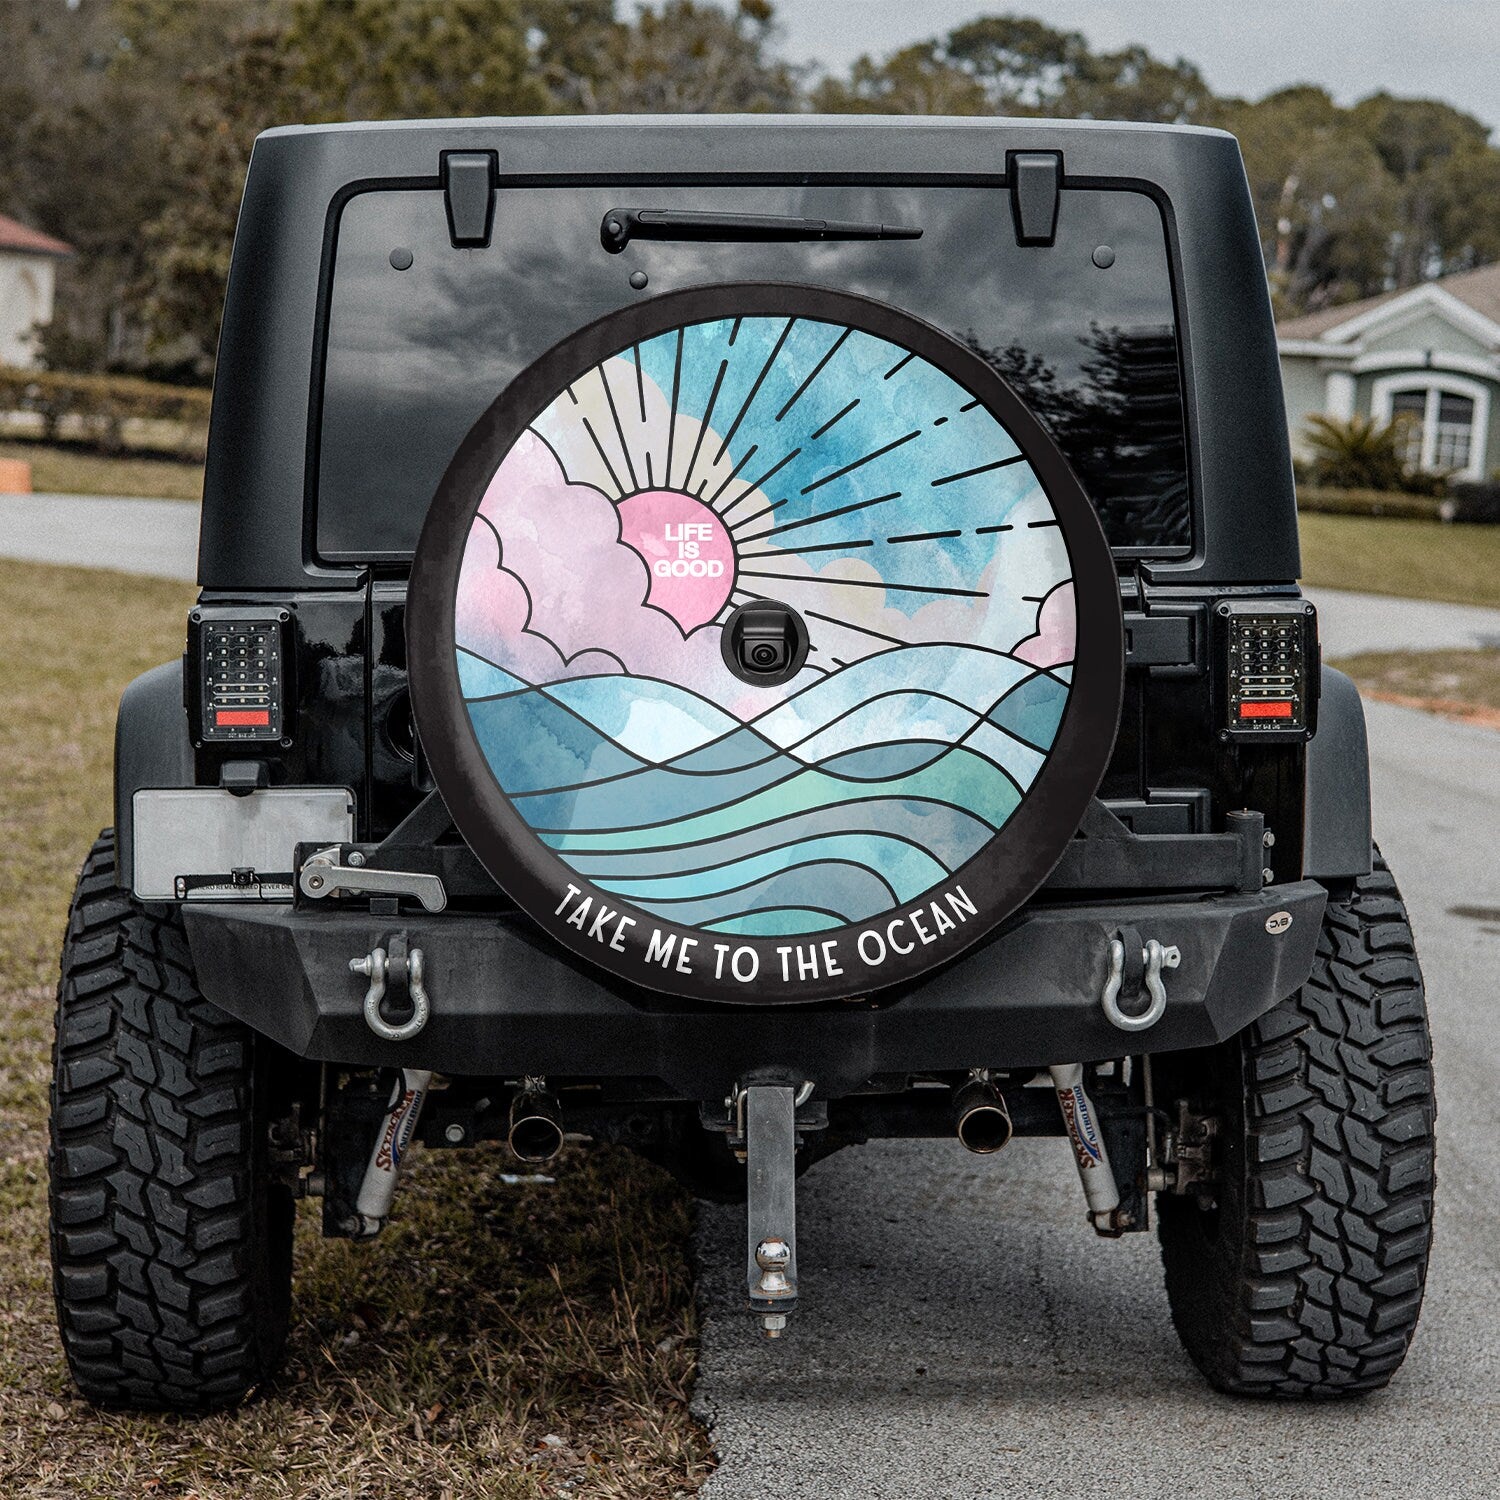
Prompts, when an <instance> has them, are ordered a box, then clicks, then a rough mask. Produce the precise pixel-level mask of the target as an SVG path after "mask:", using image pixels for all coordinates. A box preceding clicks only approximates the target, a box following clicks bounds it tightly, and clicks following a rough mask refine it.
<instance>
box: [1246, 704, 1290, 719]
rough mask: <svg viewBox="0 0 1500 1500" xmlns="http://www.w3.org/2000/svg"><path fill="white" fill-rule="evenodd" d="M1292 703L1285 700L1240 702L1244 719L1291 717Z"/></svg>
mask: <svg viewBox="0 0 1500 1500" xmlns="http://www.w3.org/2000/svg"><path fill="white" fill-rule="evenodd" d="M1291 716H1292V705H1291V704H1290V703H1284V702H1256V703H1242V704H1240V718H1242V719H1290V718H1291Z"/></svg>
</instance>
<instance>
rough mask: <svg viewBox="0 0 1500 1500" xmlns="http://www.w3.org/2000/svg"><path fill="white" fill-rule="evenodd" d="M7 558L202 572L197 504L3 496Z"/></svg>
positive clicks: (2, 548) (189, 575)
mask: <svg viewBox="0 0 1500 1500" xmlns="http://www.w3.org/2000/svg"><path fill="white" fill-rule="evenodd" d="M0 557H19V558H22V559H23V560H25V561H26V562H50V563H70V564H74V565H76V566H78V567H83V568H113V569H114V570H115V571H116V572H120V573H148V574H153V575H155V576H156V577H158V578H185V579H188V580H189V581H191V580H193V579H195V578H197V576H198V507H197V506H196V505H195V504H193V503H192V502H191V501H189V500H128V499H123V498H115V497H112V496H101V495H0Z"/></svg>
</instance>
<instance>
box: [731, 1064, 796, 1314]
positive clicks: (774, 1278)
mask: <svg viewBox="0 0 1500 1500" xmlns="http://www.w3.org/2000/svg"><path fill="white" fill-rule="evenodd" d="M739 1103H740V1105H741V1107H742V1108H743V1110H744V1122H745V1127H744V1128H745V1169H746V1174H747V1182H748V1188H747V1205H746V1241H747V1246H748V1250H749V1268H748V1272H747V1275H746V1283H747V1285H748V1287H749V1291H750V1311H751V1312H753V1313H755V1314H756V1315H757V1316H758V1317H759V1318H760V1325H761V1327H762V1328H763V1329H764V1330H765V1332H766V1335H767V1337H768V1338H773V1339H774V1338H780V1336H781V1334H782V1332H783V1331H784V1330H785V1328H786V1320H787V1314H788V1313H789V1312H791V1310H792V1309H793V1308H794V1307H795V1306H796V1305H797V1188H796V1166H797V1096H796V1090H795V1089H793V1088H791V1087H789V1086H787V1087H783V1086H781V1085H776V1084H759V1083H757V1084H751V1085H750V1086H749V1087H748V1088H746V1089H745V1090H744V1091H743V1093H742V1094H741V1097H740V1100H739Z"/></svg>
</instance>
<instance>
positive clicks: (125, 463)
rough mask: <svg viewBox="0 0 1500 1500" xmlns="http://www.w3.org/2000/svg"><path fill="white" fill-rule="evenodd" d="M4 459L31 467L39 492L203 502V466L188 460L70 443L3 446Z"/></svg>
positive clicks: (33, 483)
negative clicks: (114, 454) (110, 452)
mask: <svg viewBox="0 0 1500 1500" xmlns="http://www.w3.org/2000/svg"><path fill="white" fill-rule="evenodd" d="M0 458H19V459H21V460H23V461H24V462H26V463H29V464H30V465H31V487H32V489H33V490H36V491H38V492H39V493H46V494H62V495H144V496H147V497H150V498H154V499H160V500H201V499H202V498H203V465H202V464H199V463H192V462H189V461H188V460H186V459H170V458H137V457H134V456H125V457H121V458H110V457H108V456H106V455H105V454H102V453H92V452H90V451H89V450H88V449H86V448H79V447H76V446H69V445H68V444H66V443H62V444H50V443H10V442H0Z"/></svg>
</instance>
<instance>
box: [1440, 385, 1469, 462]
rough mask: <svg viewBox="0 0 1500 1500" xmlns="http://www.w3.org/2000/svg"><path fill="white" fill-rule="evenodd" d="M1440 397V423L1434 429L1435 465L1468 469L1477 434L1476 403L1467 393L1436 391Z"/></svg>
mask: <svg viewBox="0 0 1500 1500" xmlns="http://www.w3.org/2000/svg"><path fill="white" fill-rule="evenodd" d="M1432 394H1433V395H1434V396H1436V397H1437V427H1436V429H1435V431H1434V433H1433V443H1432V467H1433V468H1434V469H1442V470H1445V471H1446V470H1449V469H1467V468H1468V467H1469V447H1470V445H1471V443H1472V441H1473V437H1474V403H1473V402H1472V401H1470V400H1469V398H1468V397H1467V396H1454V395H1451V394H1450V393H1449V392H1447V391H1433V392H1432Z"/></svg>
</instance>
